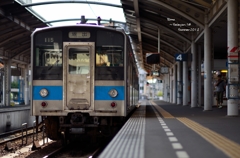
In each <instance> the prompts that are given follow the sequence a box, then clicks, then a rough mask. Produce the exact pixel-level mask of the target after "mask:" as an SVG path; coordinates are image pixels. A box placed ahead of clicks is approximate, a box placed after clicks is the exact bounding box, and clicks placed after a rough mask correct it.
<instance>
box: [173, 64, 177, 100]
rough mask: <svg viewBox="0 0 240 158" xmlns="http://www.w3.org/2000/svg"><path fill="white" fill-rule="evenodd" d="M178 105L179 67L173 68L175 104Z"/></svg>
mask: <svg viewBox="0 0 240 158" xmlns="http://www.w3.org/2000/svg"><path fill="white" fill-rule="evenodd" d="M176 103H177V65H174V67H173V104H176Z"/></svg>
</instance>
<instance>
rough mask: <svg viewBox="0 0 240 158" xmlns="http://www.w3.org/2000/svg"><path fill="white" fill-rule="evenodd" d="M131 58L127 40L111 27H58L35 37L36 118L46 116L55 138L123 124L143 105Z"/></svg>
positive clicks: (33, 42) (37, 32)
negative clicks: (127, 117) (124, 119)
mask: <svg viewBox="0 0 240 158" xmlns="http://www.w3.org/2000/svg"><path fill="white" fill-rule="evenodd" d="M127 45H128V47H127ZM129 54H132V52H131V50H130V47H129V42H127V36H126V35H125V34H124V33H123V32H122V31H119V30H116V29H112V28H104V27H100V26H71V27H53V28H45V29H41V30H37V31H35V32H34V33H33V34H32V65H31V66H32V102H31V103H32V115H34V116H46V119H45V124H46V132H47V135H48V137H49V138H50V139H53V140H57V139H60V138H61V136H62V137H64V138H66V137H68V136H69V135H71V134H74V133H78V134H87V133H91V131H92V130H93V129H94V128H95V129H96V128H98V129H99V130H102V131H104V130H106V129H108V128H105V127H112V126H113V125H116V124H118V123H121V121H122V118H125V117H126V116H127V115H128V114H129V113H130V111H131V110H132V109H133V108H134V107H135V105H136V104H137V103H136V101H137V100H138V99H136V98H138V90H137V89H136V88H137V87H138V86H134V84H135V85H137V84H136V81H135V83H134V84H133V79H136V77H131V81H130V78H129V75H130V76H132V72H135V73H136V70H135V67H134V65H133V63H134V59H130V58H129ZM130 63H131V64H130ZM127 69H128V70H131V74H130V73H129V72H128V71H127ZM137 82H138V81H137ZM134 95H135V96H134ZM129 97H131V98H134V99H130V98H129ZM106 133H109V131H107V132H106Z"/></svg>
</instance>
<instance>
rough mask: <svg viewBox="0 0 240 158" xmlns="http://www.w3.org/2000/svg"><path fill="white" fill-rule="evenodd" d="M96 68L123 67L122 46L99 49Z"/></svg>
mask: <svg viewBox="0 0 240 158" xmlns="http://www.w3.org/2000/svg"><path fill="white" fill-rule="evenodd" d="M96 66H97V67H98V66H106V67H123V49H122V47H121V46H101V47H97V53H96Z"/></svg>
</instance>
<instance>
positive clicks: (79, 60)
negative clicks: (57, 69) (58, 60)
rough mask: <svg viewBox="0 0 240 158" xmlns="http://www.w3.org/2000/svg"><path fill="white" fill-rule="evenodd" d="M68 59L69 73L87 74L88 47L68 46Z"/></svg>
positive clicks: (88, 62)
mask: <svg viewBox="0 0 240 158" xmlns="http://www.w3.org/2000/svg"><path fill="white" fill-rule="evenodd" d="M68 57H69V59H68V65H69V67H68V72H69V74H89V64H90V57H89V48H88V47H80V48H70V49H69V56H68Z"/></svg>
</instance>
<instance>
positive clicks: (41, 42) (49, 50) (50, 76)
mask: <svg viewBox="0 0 240 158" xmlns="http://www.w3.org/2000/svg"><path fill="white" fill-rule="evenodd" d="M61 34H62V33H61V31H59V30H54V31H48V32H41V33H38V34H37V35H36V36H35V37H34V48H33V79H34V80H61V79H62V70H63V68H62V44H61V41H62V38H61Z"/></svg>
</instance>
